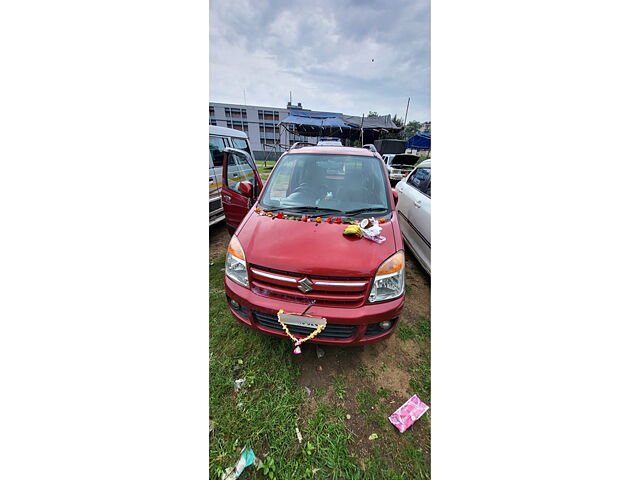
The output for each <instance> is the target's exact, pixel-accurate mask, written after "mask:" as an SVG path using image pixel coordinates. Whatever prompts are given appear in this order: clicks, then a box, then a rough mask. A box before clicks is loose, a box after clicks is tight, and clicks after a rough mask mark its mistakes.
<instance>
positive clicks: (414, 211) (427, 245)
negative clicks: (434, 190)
mask: <svg viewBox="0 0 640 480" xmlns="http://www.w3.org/2000/svg"><path fill="white" fill-rule="evenodd" d="M396 192H398V205H397V209H396V210H397V212H398V219H399V222H400V229H401V230H402V236H403V237H404V241H405V243H406V244H407V245H408V247H409V248H410V249H411V251H412V252H413V254H414V255H415V256H416V258H417V259H418V262H420V264H421V265H422V267H423V268H424V269H425V270H426V271H427V272H429V275H431V160H425V161H424V162H421V163H420V164H419V165H418V166H417V167H416V168H415V170H413V171H412V172H411V173H410V174H409V175H408V176H407V177H405V178H403V179H402V180H400V181H399V182H398V184H397V185H396Z"/></svg>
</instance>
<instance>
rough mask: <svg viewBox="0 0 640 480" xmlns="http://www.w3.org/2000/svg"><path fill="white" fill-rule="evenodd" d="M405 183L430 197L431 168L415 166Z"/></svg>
mask: <svg viewBox="0 0 640 480" xmlns="http://www.w3.org/2000/svg"><path fill="white" fill-rule="evenodd" d="M407 183H408V184H409V185H411V186H412V187H415V188H417V189H418V190H420V191H421V192H422V193H424V194H425V195H427V196H428V197H431V169H430V168H416V169H415V170H414V171H413V173H412V174H411V175H409V178H408V179H407Z"/></svg>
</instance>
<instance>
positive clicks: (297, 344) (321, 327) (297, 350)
mask: <svg viewBox="0 0 640 480" xmlns="http://www.w3.org/2000/svg"><path fill="white" fill-rule="evenodd" d="M282 313H284V310H282V309H280V310H279V311H278V323H279V324H280V325H281V326H282V329H283V330H284V333H286V334H287V336H288V337H289V338H290V339H291V340H293V342H294V345H295V347H296V348H295V349H294V350H293V353H295V354H298V353H300V345H302V344H303V343H304V342H306V341H307V340H311V339H312V338H314V337H315V336H316V335H318V334H319V333H320V332H322V330H324V327H326V326H327V324H326V323H321V324H320V325H318V327H317V328H316V329H315V330H314V331H313V332H311V333H310V334H309V335H307V336H306V337H304V338H296V337H295V336H293V335H292V334H291V332H290V331H289V328H288V327H287V324H286V323H284V322H283V321H282V320H280V314H282Z"/></svg>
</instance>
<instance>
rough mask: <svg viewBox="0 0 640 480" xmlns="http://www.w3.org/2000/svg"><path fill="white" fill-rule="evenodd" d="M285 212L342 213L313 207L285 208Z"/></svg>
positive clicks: (333, 209) (332, 209) (331, 209)
mask: <svg viewBox="0 0 640 480" xmlns="http://www.w3.org/2000/svg"><path fill="white" fill-rule="evenodd" d="M283 210H291V211H295V212H301V211H304V212H311V211H313V212H327V213H330V212H333V213H342V210H336V209H335V208H323V207H312V206H310V205H309V206H302V207H283Z"/></svg>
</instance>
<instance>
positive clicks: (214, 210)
mask: <svg viewBox="0 0 640 480" xmlns="http://www.w3.org/2000/svg"><path fill="white" fill-rule="evenodd" d="M227 146H228V145H227V144H226V142H225V139H224V138H223V137H218V136H209V221H210V222H211V220H212V218H215V219H219V217H220V216H221V215H222V202H221V199H220V193H221V187H222V157H223V155H224V149H225V148H226V147H227Z"/></svg>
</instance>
